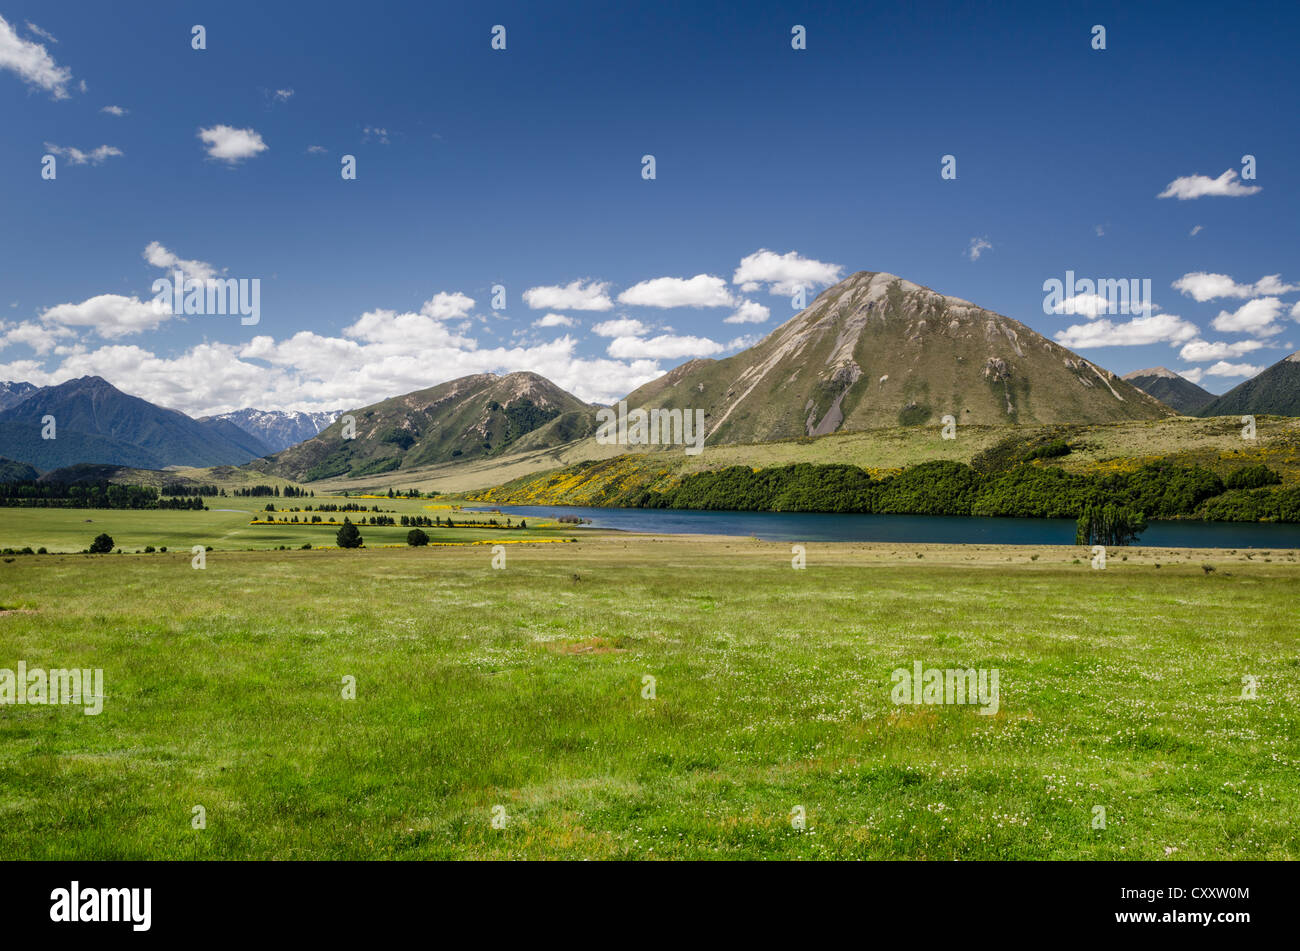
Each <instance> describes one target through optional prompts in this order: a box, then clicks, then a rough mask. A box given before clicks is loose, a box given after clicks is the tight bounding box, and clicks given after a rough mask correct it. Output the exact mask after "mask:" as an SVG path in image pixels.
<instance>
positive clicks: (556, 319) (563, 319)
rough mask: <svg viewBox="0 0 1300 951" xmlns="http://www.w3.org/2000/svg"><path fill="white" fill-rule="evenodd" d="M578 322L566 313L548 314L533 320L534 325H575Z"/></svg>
mask: <svg viewBox="0 0 1300 951" xmlns="http://www.w3.org/2000/svg"><path fill="white" fill-rule="evenodd" d="M577 324H578V322H577V321H576V320H574V319H573V318H572V317H567V316H565V315H564V314H547V315H546V316H545V317H539V318H537V319H536V320H534V321H533V326H534V327H575V326H577Z"/></svg>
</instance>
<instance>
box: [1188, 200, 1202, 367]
mask: <svg viewBox="0 0 1300 951" xmlns="http://www.w3.org/2000/svg"><path fill="white" fill-rule="evenodd" d="M1204 230H1205V225H1197V226H1196V227H1194V228H1193V229H1192V230H1191V231H1189V232H1188V233H1187V236H1188V237H1189V238H1195V237H1196V236H1197V235H1198V234H1200V233H1201V232H1202V231H1204ZM1193 382H1195V381H1193Z"/></svg>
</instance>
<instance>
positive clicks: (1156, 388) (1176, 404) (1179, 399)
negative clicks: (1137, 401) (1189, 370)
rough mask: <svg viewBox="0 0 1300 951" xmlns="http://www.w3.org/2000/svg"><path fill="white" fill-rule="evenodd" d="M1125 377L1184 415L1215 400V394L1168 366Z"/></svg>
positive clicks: (1195, 412)
mask: <svg viewBox="0 0 1300 951" xmlns="http://www.w3.org/2000/svg"><path fill="white" fill-rule="evenodd" d="M1124 379H1125V380H1127V381H1128V382H1130V383H1132V384H1133V385H1134V386H1136V387H1137V388H1138V389H1139V390H1142V392H1144V393H1147V394H1149V395H1150V396H1154V397H1155V398H1156V399H1158V400H1159V401H1160V402H1162V403H1164V404H1165V405H1166V406H1170V407H1173V408H1174V409H1176V410H1178V412H1180V413H1182V414H1183V415H1184V416H1195V415H1196V414H1197V413H1198V412H1200V411H1201V410H1202V409H1204V408H1205V407H1206V406H1207V405H1209V404H1210V403H1212V402H1214V400H1215V398H1216V397H1215V395H1214V394H1213V393H1211V392H1209V391H1208V390H1204V389H1202V388H1201V387H1199V386H1197V385H1196V384H1195V383H1193V382H1192V381H1191V380H1189V379H1187V378H1186V377H1184V376H1179V375H1178V374H1177V373H1175V372H1174V371H1173V370H1170V369H1169V368H1167V367H1151V368H1149V369H1146V370H1134V371H1133V372H1132V373H1126V374H1124Z"/></svg>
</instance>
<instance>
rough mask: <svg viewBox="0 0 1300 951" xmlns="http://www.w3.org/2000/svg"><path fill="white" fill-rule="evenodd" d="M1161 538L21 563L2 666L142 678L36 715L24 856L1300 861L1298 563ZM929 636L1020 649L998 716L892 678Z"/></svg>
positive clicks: (18, 788)
mask: <svg viewBox="0 0 1300 951" xmlns="http://www.w3.org/2000/svg"><path fill="white" fill-rule="evenodd" d="M178 514H179V513H178ZM1127 554H1128V555H1129V560H1128V561H1121V560H1119V559H1113V560H1112V561H1111V563H1110V566H1109V567H1108V568H1107V570H1106V571H1104V572H1102V571H1093V570H1091V569H1090V568H1089V567H1088V561H1087V558H1086V556H1085V557H1084V559H1083V561H1082V563H1081V564H1076V563H1075V562H1076V561H1077V560H1078V559H1079V555H1080V551H1079V550H1077V549H1073V548H1034V549H1025V548H1003V547H1001V546H998V547H996V548H995V549H979V548H973V547H960V548H942V547H937V546H889V545H885V546H860V545H809V546H808V568H807V570H804V571H793V570H791V567H790V557H791V555H790V547H789V545H775V544H760V543H753V542H747V541H743V540H735V539H730V540H727V539H717V540H711V541H696V540H690V539H671V540H667V539H652V538H645V539H635V538H611V539H606V540H600V541H583V542H580V543H579V544H577V545H563V546H561V545H546V546H537V547H528V546H519V547H518V548H513V549H511V551H510V554H509V561H508V566H507V568H506V570H503V571H494V570H492V569H491V567H490V554H489V553H488V552H487V551H486V550H483V549H478V548H442V549H423V550H409V549H404V550H397V549H384V550H367V551H360V552H341V551H334V552H309V551H307V552H290V553H283V552H278V553H269V552H250V553H243V554H235V553H229V554H224V555H222V554H219V553H218V554H214V555H211V556H209V559H208V568H207V570H205V571H195V570H192V569H191V568H190V567H189V558H188V556H187V555H185V554H175V555H166V556H139V557H137V556H108V557H85V556H50V557H31V558H19V559H16V560H15V561H14V562H13V563H11V564H3V565H0V643H4V644H5V645H6V655H5V661H3V662H4V663H7V664H9V665H10V666H12V663H13V661H14V660H15V659H16V658H22V659H25V660H26V662H27V663H28V665H30V666H32V667H35V666H43V667H49V668H53V667H71V666H85V667H92V668H94V667H97V668H101V669H103V671H104V677H105V684H106V694H107V695H106V698H105V700H104V707H103V712H102V713H101V714H100V715H98V716H85V715H83V714H82V712H81V710H80V709H78V708H74V707H66V706H65V707H58V706H23V707H10V708H6V710H5V714H4V716H3V717H0V803H3V809H4V821H3V822H0V849H2V850H3V851H4V853H5V854H7V855H15V856H18V855H20V856H23V857H25V858H30V859H71V858H78V859H147V858H154V859H156V858H172V859H239V858H260V859H371V858H394V859H441V858H502V859H504V858H512V859H521V858H528V859H540V858H570V859H583V858H627V859H662V858H669V857H673V858H691V859H716V858H785V859H806V858H837V859H846V860H852V859H872V858H883V859H898V860H918V859H919V860H936V861H947V860H953V859H1066V860H1069V859H1131V860H1165V859H1168V858H1170V857H1173V858H1176V859H1181V860H1188V859H1193V860H1194V859H1293V860H1294V859H1297V858H1300V831H1298V830H1300V795H1297V792H1298V789H1297V778H1296V777H1297V769H1296V767H1297V764H1298V763H1300V736H1298V735H1297V732H1296V730H1295V724H1296V722H1297V720H1298V719H1300V680H1298V679H1297V678H1296V676H1295V669H1296V668H1295V664H1296V659H1295V658H1296V638H1295V630H1294V621H1293V614H1294V612H1293V608H1294V593H1295V591H1296V588H1297V583H1298V582H1300V567H1298V566H1297V565H1296V563H1295V562H1294V561H1287V562H1286V563H1285V564H1283V563H1280V562H1279V561H1277V560H1274V561H1273V562H1272V563H1265V562H1263V560H1262V559H1260V558H1256V559H1255V560H1254V561H1247V560H1245V559H1244V557H1243V556H1240V555H1236V556H1229V555H1228V554H1227V553H1225V552H1197V553H1195V555H1194V559H1195V560H1194V561H1190V562H1189V561H1188V560H1187V557H1186V553H1183V554H1181V555H1179V554H1174V553H1171V552H1163V551H1155V552H1152V551H1151V550H1133V551H1130V552H1128V553H1127ZM918 555H920V556H921V557H920V558H918V557H917V556H918ZM1033 559H1036V560H1033ZM1157 563H1159V567H1157ZM1202 563H1206V564H1212V565H1214V566H1216V567H1217V570H1216V571H1214V572H1213V573H1207V572H1206V571H1205V570H1204V569H1203V568H1202V567H1201V565H1202ZM323 579H338V580H337V581H334V582H329V581H324V580H323ZM864 579H866V580H867V581H869V588H870V596H869V597H864V596H863V590H864V588H863V584H864ZM413 593H414V594H413ZM421 593H423V594H421ZM1153 619H1158V623H1153ZM918 660H919V661H921V662H922V663H923V664H924V665H925V666H926V667H939V668H943V667H959V668H966V667H973V668H986V669H989V668H994V669H997V670H998V671H999V675H1000V698H999V709H998V711H997V713H996V715H992V716H982V715H980V714H979V713H977V712H976V711H975V709H974V708H972V707H970V706H958V705H949V706H919V707H914V706H899V705H895V704H894V703H892V702H891V697H890V694H891V687H892V684H891V672H892V671H893V670H895V669H897V668H900V667H902V668H909V667H910V666H911V665H912V664H913V662H914V661H918ZM1246 674H1249V675H1251V676H1254V677H1257V678H1258V698H1257V699H1255V700H1243V699H1242V698H1241V694H1242V677H1243V675H1246ZM345 676H351V677H354V678H355V683H356V699H355V700H345V699H343V698H342V696H341V684H342V682H343V678H344V677H345ZM647 676H650V677H653V678H654V683H655V698H654V699H653V700H651V699H645V698H644V697H643V691H644V690H645V689H646V686H645V685H646V681H645V678H646V677H647ZM195 805H202V806H203V807H204V809H205V810H206V828H205V829H203V830H195V829H193V828H192V827H191V819H192V816H193V807H194V806H195ZM1097 806H1102V807H1104V809H1105V810H1106V827H1105V828H1104V829H1094V828H1093V818H1094V814H1095V812H1094V810H1095V807H1097ZM496 807H500V808H501V810H503V811H498V812H497V814H498V815H504V816H505V817H506V819H507V821H506V823H505V826H504V828H500V829H498V828H494V827H493V825H492V821H491V820H492V817H493V811H494V809H495V808H496ZM796 807H802V809H803V811H804V814H805V816H806V828H805V829H804V830H802V831H801V830H798V829H795V828H794V827H793V826H792V823H791V816H792V812H794V810H795V808H796Z"/></svg>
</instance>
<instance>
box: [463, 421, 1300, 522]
mask: <svg viewBox="0 0 1300 951" xmlns="http://www.w3.org/2000/svg"><path fill="white" fill-rule="evenodd" d="M1055 439H1064V440H1068V441H1069V442H1070V443H1071V444H1072V445H1074V446H1075V447H1076V448H1075V449H1074V450H1073V451H1072V452H1071V453H1070V454H1069V455H1068V456H1065V457H1063V458H1060V459H1048V460H1043V461H1042V463H1041V464H1043V465H1050V466H1057V467H1060V468H1062V469H1065V470H1066V471H1070V472H1082V473H1108V472H1116V471H1133V470H1136V469H1137V468H1139V467H1141V466H1142V465H1144V464H1146V463H1149V462H1156V461H1159V460H1169V461H1172V462H1177V463H1179V464H1181V465H1189V466H1191V465H1196V466H1201V467H1203V468H1206V469H1209V470H1211V471H1213V472H1215V473H1217V474H1219V475H1220V476H1226V475H1227V474H1228V473H1229V472H1231V471H1233V470H1234V469H1237V468H1240V467H1242V466H1244V465H1247V464H1250V463H1256V462H1258V463H1264V464H1267V465H1268V466H1269V467H1271V468H1273V469H1275V470H1277V471H1278V472H1279V473H1281V474H1282V477H1283V485H1284V486H1291V485H1295V484H1298V483H1300V420H1297V419H1293V418H1289V417H1263V416H1262V417H1259V418H1258V420H1257V439H1256V440H1255V441H1254V442H1248V441H1246V440H1243V439H1242V438H1241V423H1240V422H1239V421H1238V420H1237V419H1235V418H1219V419H1194V418H1189V417H1175V418H1167V419H1161V420H1145V421H1136V422H1128V423H1115V424H1111V425H1104V426H962V427H958V430H957V438H956V439H952V440H945V439H942V438H940V432H939V428H938V427H937V426H927V427H919V426H913V427H902V428H897V429H883V430H872V431H869V432H861V433H839V434H835V435H831V436H824V437H821V438H818V439H807V440H797V441H792V442H783V443H762V444H758V445H721V446H713V445H708V446H706V448H705V450H704V452H703V453H701V454H700V455H698V456H694V457H691V456H686V455H685V454H684V453H682V452H680V451H670V452H654V453H625V454H622V455H619V456H613V457H610V456H606V457H605V458H603V459H600V460H597V461H589V462H576V463H573V464H570V465H568V466H564V467H561V468H559V469H555V470H551V471H535V472H531V473H526V474H522V475H519V476H516V477H515V478H514V479H511V480H508V481H506V482H504V483H503V484H501V485H498V486H494V487H491V488H487V489H480V490H471V491H469V492H468V493H467V496H468V497H469V498H471V499H474V500H480V501H486V502H495V503H498V504H506V503H516V504H549V505H601V504H607V503H608V501H609V500H610V499H611V498H615V497H618V496H621V495H624V494H627V493H629V492H632V491H635V490H640V489H650V490H656V491H662V490H663V489H665V488H669V487H672V486H673V485H676V484H677V483H678V482H680V480H681V479H682V477H683V476H685V475H688V474H690V473H693V472H700V471H705V470H715V469H725V468H727V467H728V466H736V465H748V466H751V467H753V468H756V469H763V468H769V467H772V466H782V465H790V464H793V463H800V462H810V463H842V464H847V465H855V466H859V467H861V468H863V469H865V470H867V472H869V473H870V474H871V475H873V476H876V477H879V476H882V475H888V474H891V473H896V472H899V471H901V470H902V469H904V468H906V467H908V466H913V465H916V464H918V463H921V462H928V461H933V460H948V461H953V462H964V463H967V464H978V465H983V466H985V467H990V466H1004V465H1006V464H1009V463H1010V462H1011V461H1016V460H1019V459H1021V458H1023V457H1024V455H1025V454H1026V453H1027V452H1028V451H1030V449H1031V448H1032V447H1034V446H1036V445H1039V444H1041V443H1043V442H1046V441H1049V440H1055ZM602 448H613V447H602ZM486 474H488V473H485V475H486Z"/></svg>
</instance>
